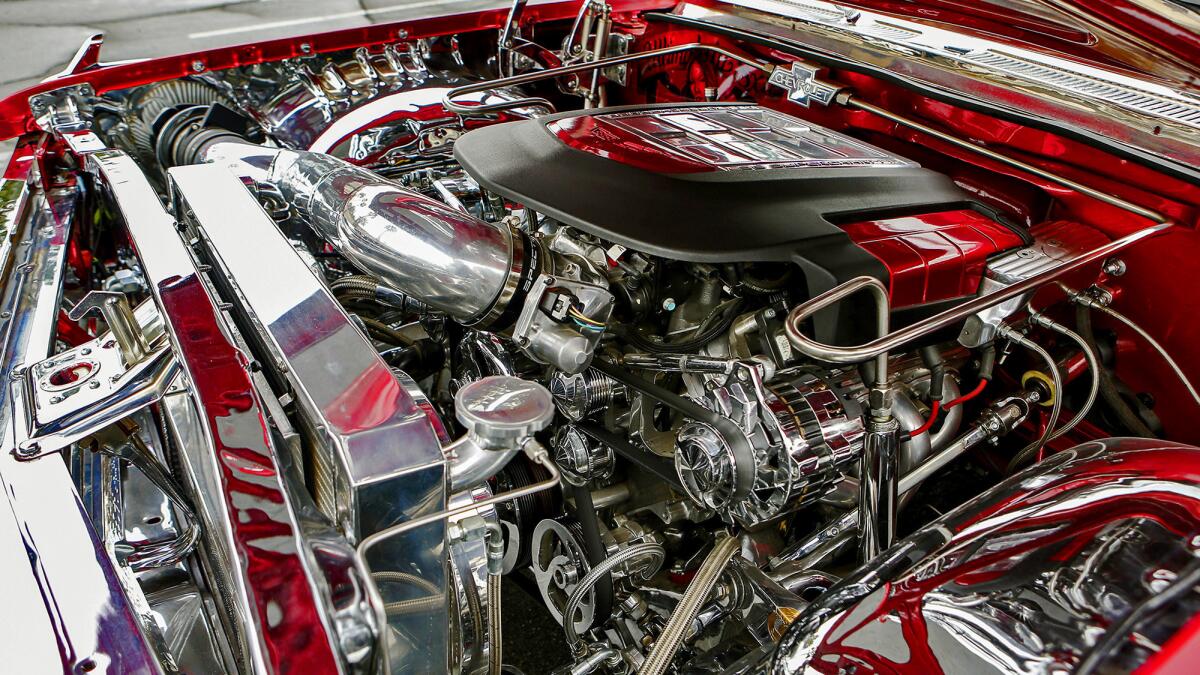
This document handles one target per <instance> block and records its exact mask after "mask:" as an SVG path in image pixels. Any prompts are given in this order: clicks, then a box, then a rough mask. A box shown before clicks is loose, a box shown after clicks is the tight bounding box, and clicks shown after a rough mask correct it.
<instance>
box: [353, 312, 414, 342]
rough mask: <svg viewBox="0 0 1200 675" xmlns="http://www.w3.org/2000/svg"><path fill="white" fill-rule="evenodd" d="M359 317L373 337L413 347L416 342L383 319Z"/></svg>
mask: <svg viewBox="0 0 1200 675" xmlns="http://www.w3.org/2000/svg"><path fill="white" fill-rule="evenodd" d="M358 318H359V320H360V321H362V322H363V325H364V326H366V327H367V333H369V334H370V335H371V337H373V338H375V339H377V340H379V341H381V342H387V343H390V344H394V345H404V346H405V347H411V346H413V344H415V342H414V340H413V339H412V338H410V337H408V336H407V335H405V334H403V333H401V332H400V331H398V330H396V329H394V328H392V327H391V326H389V325H387V324H386V323H383V322H382V321H377V320H375V319H372V318H370V317H366V316H362V315H359V317H358Z"/></svg>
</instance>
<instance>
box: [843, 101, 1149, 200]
mask: <svg viewBox="0 0 1200 675" xmlns="http://www.w3.org/2000/svg"><path fill="white" fill-rule="evenodd" d="M838 100H839V102H840V103H841V104H842V105H845V106H848V107H851V108H858V109H859V110H865V111H867V112H869V113H873V114H875V115H878V116H880V117H883V118H885V119H887V120H890V121H892V122H895V123H896V124H900V125H903V126H906V127H908V128H909V129H916V130H917V131H920V132H921V133H923V134H928V135H930V136H933V137H934V138H937V139H938V140H941V141H945V142H947V143H950V144H951V145H956V146H958V147H960V148H963V149H965V150H970V151H971V152H974V153H976V154H980V155H983V156H984V157H987V158H989V159H993V160H996V161H997V162H1000V163H1002V164H1007V165H1009V166H1011V167H1014V168H1017V169H1020V170H1022V171H1025V172H1027V173H1031V174H1033V175H1035V176H1037V177H1039V178H1044V179H1046V180H1048V181H1051V182H1053V183H1058V184H1059V185H1062V186H1063V187H1068V188H1071V189H1072V190H1075V191H1076V192H1078V193H1080V194H1084V195H1087V196H1089V197H1091V198H1093V199H1098V200H1100V201H1102V202H1104V203H1105V204H1110V205H1112V206H1115V207H1117V208H1120V209H1124V210H1126V211H1129V212H1130V213H1136V214H1137V215H1139V216H1142V217H1143V218H1148V219H1149V220H1153V221H1154V222H1156V223H1167V222H1169V219H1168V218H1167V217H1166V216H1164V215H1163V214H1161V213H1159V212H1158V211H1155V210H1153V209H1148V208H1145V207H1143V206H1138V205H1137V204H1134V203H1133V202H1128V201H1125V200H1124V199H1121V198H1120V197H1116V196H1113V195H1110V194H1108V193H1106V192H1101V191H1100V190H1097V189H1095V188H1091V187H1088V186H1086V185H1084V184H1082V183H1077V182H1075V181H1073V180H1071V179H1070V178H1065V177H1063V176H1059V175H1058V174H1056V173H1053V172H1051V171H1047V170H1045V169H1043V168H1040V167H1037V166H1034V165H1032V164H1028V163H1026V162H1022V161H1021V160H1019V159H1014V158H1012V157H1009V156H1007V155H1004V154H1001V153H999V152H996V151H995V150H989V149H988V148H985V147H982V146H979V145H975V144H974V143H971V142H969V141H965V140H963V139H961V138H958V137H957V136H952V135H950V134H947V133H945V132H943V131H939V130H937V129H934V128H933V127H930V126H926V125H924V124H921V123H920V122H918V121H916V120H911V119H909V118H907V117H904V116H902V115H897V114H896V113H894V112H892V111H890V110H887V109H885V108H880V107H879V106H875V105H871V104H870V103H866V102H864V101H860V100H858V99H856V98H854V97H853V95H846V96H844V97H841V98H839V99H838Z"/></svg>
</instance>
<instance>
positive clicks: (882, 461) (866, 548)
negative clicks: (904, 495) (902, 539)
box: [858, 416, 900, 562]
mask: <svg viewBox="0 0 1200 675" xmlns="http://www.w3.org/2000/svg"><path fill="white" fill-rule="evenodd" d="M899 452H900V422H899V421H897V420H896V418H894V417H890V416H889V417H888V418H886V419H875V418H872V419H871V420H870V421H869V422H868V424H867V435H866V437H865V438H864V439H863V449H862V461H861V464H860V465H859V466H860V467H861V470H860V471H859V480H858V513H859V517H858V522H859V524H860V526H861V527H860V536H859V543H860V549H859V550H860V555H861V557H862V561H863V562H866V561H868V560H870V559H872V558H874V557H875V556H877V555H879V554H880V553H882V552H883V551H885V550H887V549H888V548H889V547H890V546H891V545H892V543H893V542H894V541H895V540H896V512H897V509H896V502H897V494H898V493H897V486H896V473H897V466H898V464H899V461H898V459H897V457H898V455H899Z"/></svg>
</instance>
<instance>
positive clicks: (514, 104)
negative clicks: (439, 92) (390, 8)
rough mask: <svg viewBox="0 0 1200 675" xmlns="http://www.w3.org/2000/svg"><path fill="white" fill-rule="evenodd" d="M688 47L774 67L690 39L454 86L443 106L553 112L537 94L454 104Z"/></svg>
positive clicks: (464, 111)
mask: <svg viewBox="0 0 1200 675" xmlns="http://www.w3.org/2000/svg"><path fill="white" fill-rule="evenodd" d="M691 50H701V51H708V52H714V53H716V54H720V55H721V56H724V57H725V58H729V59H733V60H735V61H737V62H739V63H744V64H746V65H748V66H752V67H754V68H758V69H759V70H761V71H763V72H764V73H768V74H769V73H771V71H772V70H774V67H773V66H771V65H769V64H766V63H760V62H758V61H755V60H754V59H750V58H747V57H745V56H741V55H740V54H735V53H734V52H731V51H729V50H727V49H722V48H720V47H717V46H714V45H706V44H701V43H699V42H691V43H688V44H685V45H675V46H674V47H663V48H662V49H651V50H650V51H645V52H637V53H635V54H625V55H622V56H611V57H609V58H607V59H600V60H598V61H587V62H585V63H576V64H572V65H569V66H560V67H558V68H547V69H546V70H538V71H534V72H531V73H524V74H521V75H514V76H512V77H504V78H500V79H498V80H490V81H487V82H478V83H475V84H468V85H465V86H462V87H456V88H454V89H451V90H450V91H448V92H446V95H445V96H444V97H442V105H443V106H444V107H445V108H446V110H449V111H450V112H452V113H456V114H459V115H483V114H486V113H493V112H497V111H500V110H508V109H510V108H521V107H526V106H529V107H541V108H545V109H546V110H549V111H551V112H553V111H554V110H555V108H554V104H552V103H550V101H547V100H546V99H544V98H538V97H529V98H522V99H517V100H515V101H500V102H498V103H489V104H484V105H463V104H460V103H455V102H454V99H456V98H458V97H460V96H464V95H466V94H474V93H478V92H481V91H490V90H492V89H499V88H502V87H515V86H520V85H523V84H531V83H533V82H540V81H541V80H548V79H553V78H556V77H560V76H562V75H571V74H573V73H581V72H584V71H587V70H595V69H601V68H610V67H612V66H619V65H622V64H626V63H632V62H634V61H640V60H642V59H651V58H654V57H656V56H667V55H668V54H678V53H679V52H686V51H691Z"/></svg>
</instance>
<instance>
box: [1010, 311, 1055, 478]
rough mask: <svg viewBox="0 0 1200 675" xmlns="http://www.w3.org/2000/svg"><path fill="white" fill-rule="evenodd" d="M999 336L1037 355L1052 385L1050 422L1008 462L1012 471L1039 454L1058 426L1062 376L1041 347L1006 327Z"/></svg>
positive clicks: (1051, 357)
mask: <svg viewBox="0 0 1200 675" xmlns="http://www.w3.org/2000/svg"><path fill="white" fill-rule="evenodd" d="M999 335H1001V336H1003V337H1005V338H1008V339H1009V340H1012V341H1013V342H1015V343H1017V344H1019V345H1021V346H1022V347H1024V348H1026V349H1028V350H1029V351H1031V352H1033V353H1034V354H1037V355H1038V356H1039V357H1041V359H1042V360H1043V361H1045V362H1046V368H1047V369H1049V370H1050V379H1051V381H1052V382H1053V383H1054V404H1053V407H1051V408H1050V420H1049V421H1047V422H1046V430H1045V431H1043V432H1042V435H1041V437H1039V438H1038V440H1036V441H1034V442H1033V443H1030V444H1029V445H1027V446H1025V447H1024V448H1023V449H1022V450H1021V451H1020V452H1018V453H1017V454H1016V456H1014V457H1013V461H1011V462H1009V470H1010V471H1011V470H1012V469H1013V466H1014V464H1015V463H1016V461H1017V460H1018V459H1020V458H1023V457H1030V456H1033V455H1036V454H1037V453H1039V452H1041V450H1042V448H1044V447H1046V443H1048V442H1049V441H1050V438H1051V436H1052V435H1053V433H1054V426H1055V425H1056V424H1058V416H1059V415H1060V414H1061V413H1062V399H1063V379H1062V374H1061V373H1060V371H1059V369H1058V363H1056V362H1055V361H1054V357H1053V356H1050V352H1047V351H1046V350H1045V349H1042V347H1041V345H1039V344H1038V343H1036V342H1034V341H1033V340H1030V339H1029V338H1027V337H1025V336H1024V335H1022V334H1021V333H1020V332H1018V331H1015V330H1013V329H1011V328H1009V327H1008V326H1004V325H1002V326H1000V330H999Z"/></svg>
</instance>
